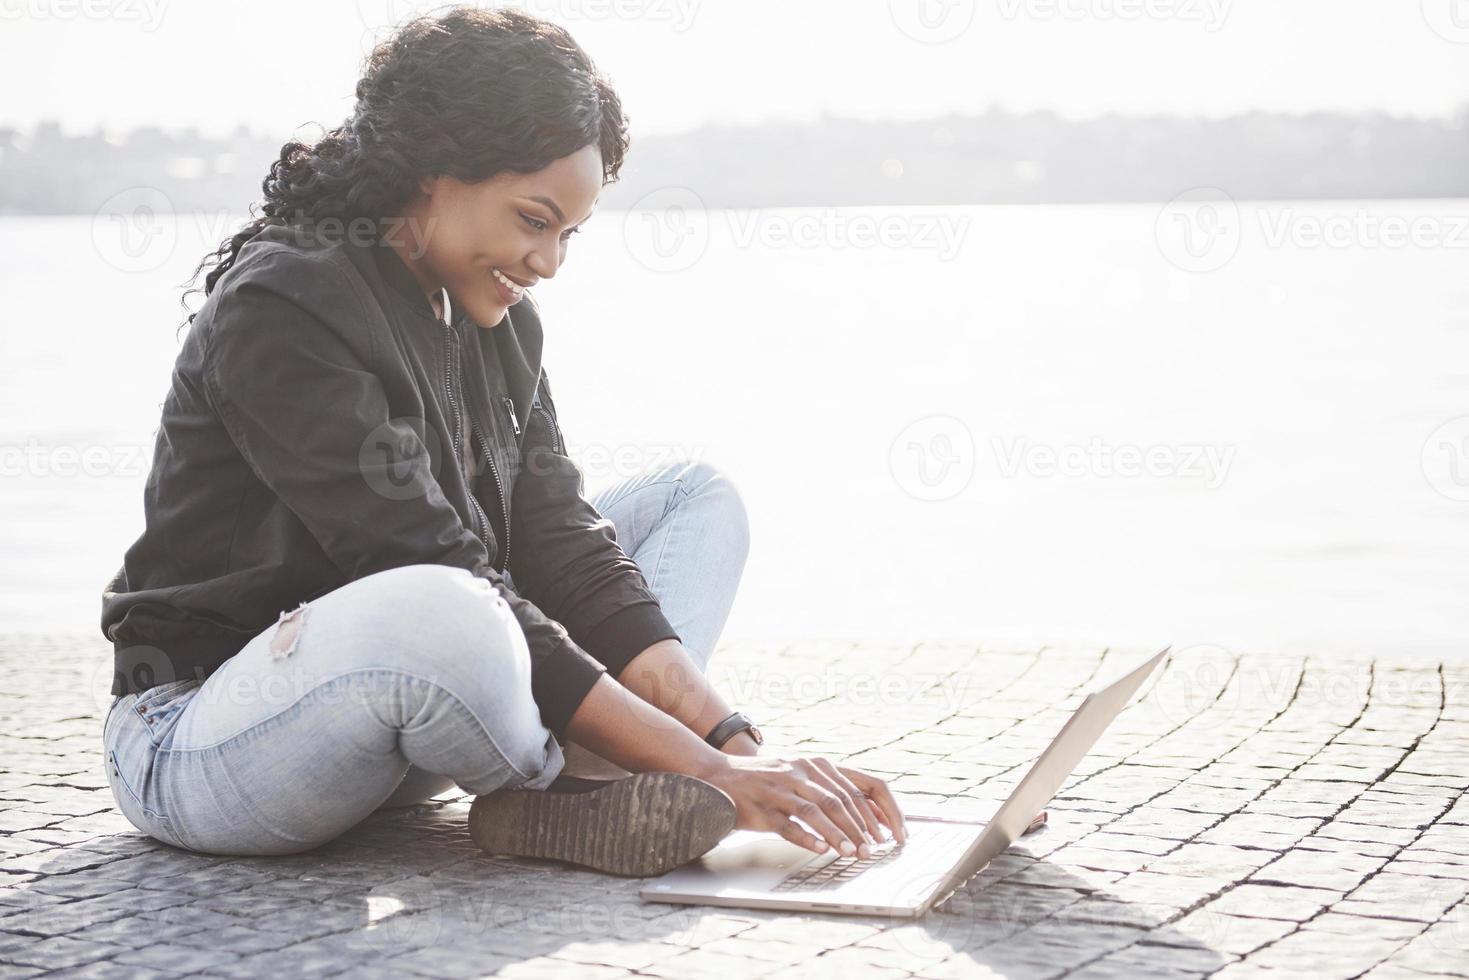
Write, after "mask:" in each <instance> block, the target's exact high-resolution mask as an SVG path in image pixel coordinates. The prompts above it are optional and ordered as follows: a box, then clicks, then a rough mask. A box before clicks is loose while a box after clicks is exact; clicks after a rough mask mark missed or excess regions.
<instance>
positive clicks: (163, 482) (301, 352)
mask: <svg viewBox="0 0 1469 980" xmlns="http://www.w3.org/2000/svg"><path fill="white" fill-rule="evenodd" d="M356 94H357V101H356V107H355V110H354V112H353V114H352V116H351V117H350V118H349V119H348V120H347V121H346V122H345V123H344V124H343V125H342V126H340V127H339V128H337V129H335V130H333V131H331V132H329V133H327V134H326V136H325V137H324V138H323V139H322V140H321V141H320V142H318V143H317V144H316V145H314V146H307V145H305V144H302V143H299V142H294V141H293V142H290V143H287V144H286V145H285V147H284V148H283V150H282V153H281V157H280V159H279V160H278V161H277V162H275V163H274V164H273V165H272V167H271V170H270V174H269V176H268V177H267V178H266V180H265V182H264V185H263V187H264V196H265V200H264V203H263V205H262V206H261V207H260V209H259V211H257V212H254V213H253V220H252V221H251V222H250V223H249V224H248V225H247V226H246V227H244V228H243V229H242V230H241V231H240V232H239V233H238V234H236V235H234V236H233V237H232V238H230V239H228V240H227V241H225V242H224V243H223V244H222V245H221V247H220V248H219V250H217V251H216V252H215V253H213V254H212V255H210V256H206V259H205V261H204V262H202V263H201V264H200V269H199V270H196V272H197V271H202V270H203V269H204V268H205V266H206V265H210V264H211V263H212V268H211V270H210V271H209V273H208V275H207V276H206V278H205V295H206V299H205V302H204V303H203V304H202V306H201V308H200V309H199V311H198V312H197V313H196V314H194V315H193V316H191V317H190V318H189V322H188V326H189V328H190V329H189V332H188V334H187V336H186V339H185V341H184V343H183V345H182V348H181V351H180V353H179V356H178V360H177V362H176V364H175V369H174V373H173V380H172V386H171V390H170V391H169V393H168V396H167V400H166V401H165V403H164V405H163V416H162V425H161V427H160V429H159V432H158V436H157V442H156V446H155V454H154V461H153V468H152V473H151V476H150V479H149V481H148V485H147V490H146V493H145V499H144V510H145V515H146V528H145V530H144V532H143V534H142V536H141V537H140V538H139V539H138V540H137V542H136V543H134V544H133V546H132V547H131V548H130V549H129V550H128V552H127V554H126V557H125V559H124V563H123V566H122V568H121V569H120V570H119V571H118V573H117V575H116V576H115V577H114V578H113V580H112V581H111V582H110V583H109V585H108V587H107V591H106V593H105V594H104V597H103V614H102V628H103V631H104V632H105V633H106V635H107V636H108V638H109V639H111V640H112V641H113V643H114V647H115V654H114V657H115V674H114V684H113V689H112V690H113V694H115V695H117V697H116V698H115V700H114V702H113V704H112V706H111V709H110V711H109V713H108V717H107V719H106V723H105V726H104V743H105V748H106V754H107V764H108V773H109V778H110V781H111V784H112V790H113V793H114V795H115V797H116V799H117V803H118V806H119V808H120V809H121V811H122V812H123V813H124V814H125V815H126V816H127V817H128V819H129V820H130V821H131V822H133V823H134V824H135V825H136V826H137V827H138V828H139V829H141V830H143V831H144V832H146V833H148V834H150V835H152V836H154V837H156V838H158V839H159V840H162V841H165V842H167V843H169V844H173V845H175V846H178V847H183V848H187V849H190V850H196V851H201V852H207V853H216V854H286V853H292V852H297V851H302V850H306V849H309V848H311V847H314V846H317V845H319V844H322V843H324V842H326V841H329V840H331V839H333V838H335V837H337V836H338V835H340V834H341V833H343V832H344V831H346V830H347V829H348V828H350V827H352V826H353V825H354V824H356V823H358V822H359V821H361V820H362V819H363V818H364V817H366V816H368V815H369V814H370V813H372V812H373V811H374V810H376V809H378V808H380V807H383V806H395V805H406V804H410V803H414V802H419V801H421V800H424V799H427V798H428V797H430V796H433V795H435V794H437V793H439V792H442V791H443V790H446V789H448V788H450V787H452V786H454V785H457V786H459V787H461V788H462V789H463V790H464V791H465V792H468V793H472V794H476V795H477V797H478V798H477V799H476V801H475V803H474V805H473V807H472V808H471V815H470V825H471V830H472V832H473V835H474V837H475V839H476V840H477V841H479V843H480V844H481V845H482V846H484V847H486V848H487V849H489V850H492V851H496V852H501V853H513V854H524V855H531V856H538V857H550V858H558V859H562V860H568V861H574V862H577V863H581V864H586V865H589V866H592V867H597V868H601V869H603V870H607V871H612V872H616V873H621V874H633V875H646V874H656V873H659V872H661V871H663V870H665V869H667V868H669V867H672V866H675V865H677V864H679V863H682V862H683V861H687V860H689V859H691V858H693V857H695V856H697V855H698V854H700V853H702V852H703V851H704V850H707V849H708V848H709V847H710V846H712V845H713V844H714V843H717V842H718V840H719V839H720V837H722V836H723V835H724V834H725V833H727V832H728V831H729V830H730V829H731V828H732V827H734V826H738V827H743V828H749V829H757V830H770V831H775V832H777V833H779V834H781V835H782V836H784V837H785V838H787V839H788V840H791V841H794V842H796V843H798V844H800V845H802V846H805V847H809V848H811V849H813V850H816V851H822V850H825V849H826V848H827V847H828V846H830V847H835V848H837V849H839V850H841V851H842V852H843V853H854V852H855V853H857V854H859V855H863V856H865V855H866V854H868V853H870V849H869V846H868V845H869V842H874V843H875V842H876V841H877V840H879V839H881V838H882V837H884V836H885V832H884V829H883V828H884V827H886V828H888V829H890V830H891V832H892V834H893V836H895V837H896V838H897V839H898V840H900V841H901V840H904V839H906V832H905V830H904V827H903V820H902V814H901V813H900V811H899V808H898V806H897V804H896V802H895V801H894V799H893V796H892V794H891V793H890V792H889V790H888V788H887V786H886V785H885V784H884V783H883V781H882V780H880V779H878V778H876V777H874V776H872V775H870V774H868V773H864V772H862V771H860V770H857V769H853V768H849V767H845V766H838V765H834V764H833V763H831V762H830V761H828V760H826V759H823V758H803V757H798V756H762V755H760V754H758V752H757V747H758V744H759V730H758V729H757V728H755V726H754V725H753V723H751V722H750V721H749V720H748V719H746V718H744V716H743V715H740V714H738V713H735V712H731V710H730V708H729V705H728V704H727V703H726V702H725V701H724V699H723V698H722V697H721V696H720V695H719V693H718V692H716V691H715V690H713V688H712V687H711V686H710V685H709V684H708V682H707V681H706V679H705V678H704V674H703V671H704V668H705V667H706V665H707V662H708V658H709V656H710V654H711V653H712V651H713V649H714V646H715V643H716V641H717V639H718V636H719V633H720V631H721V630H722V629H723V626H724V623H725V620H726V617H727V616H728V613H729V609H730V606H731V604H732V602H733V600H734V594H735V589H736V586H737V583H738V580H739V577H740V574H741V572H742V570H743V567H744V563H745V554H746V547H747V528H746V523H745V512H744V509H743V505H742V504H741V502H740V499H739V497H738V495H737V494H736V492H735V489H734V487H733V485H732V484H731V483H730V481H729V480H728V479H727V478H726V477H725V476H724V475H723V474H722V473H721V472H720V471H719V470H717V469H715V468H713V467H711V466H709V465H705V464H696V465H682V466H672V467H667V468H663V469H658V470H654V471H652V472H647V473H644V474H642V475H640V476H638V477H636V478H634V479H631V480H627V481H625V482H623V483H621V484H618V485H616V486H613V487H611V488H610V489H608V490H606V491H604V492H602V493H601V494H600V495H598V496H597V497H596V498H595V499H593V500H590V501H589V500H587V499H585V498H584V497H583V496H582V494H581V487H582V477H581V474H580V473H579V471H578V470H577V468H576V467H575V466H574V465H573V464H572V462H571V461H570V459H569V458H568V457H567V455H566V452H565V445H566V443H565V439H564V436H563V433H562V431H561V428H560V425H559V423H558V420H557V415H556V407H555V402H554V400H553V398H552V392H551V387H550V382H549V378H548V375H547V373H546V370H545V368H544V367H543V366H542V364H541V352H542V333H541V323H540V317H539V315H538V311H537V308H536V305H535V303H534V301H533V300H532V299H531V290H532V288H533V287H535V286H536V285H537V284H539V283H540V281H541V280H543V279H550V278H551V277H553V276H555V275H556V274H557V272H558V271H559V270H560V268H561V266H562V264H563V263H564V262H565V261H566V257H567V249H568V242H569V240H570V238H571V236H572V235H574V234H575V233H576V232H577V230H578V226H579V225H580V224H581V223H583V222H584V221H585V220H587V218H588V217H589V216H590V215H591V213H592V211H593V209H594V206H595V204H596V201H597V198H598V195H599V193H600V191H601V189H602V187H603V186H604V185H605V184H606V183H608V182H609V181H611V180H615V179H616V177H617V174H618V171H619V169H620V167H621V165H622V162H623V156H624V154H625V152H626V150H627V146H628V137H627V123H626V119H625V117H624V115H623V112H622V108H621V103H620V101H619V100H618V97H617V95H616V94H615V93H614V92H613V90H612V88H611V87H610V85H609V83H608V81H607V79H606V78H605V77H604V76H602V75H601V74H600V73H599V72H598V71H597V70H596V69H595V68H594V66H593V64H592V63H591V61H590V60H589V59H588V57H587V55H586V53H585V52H584V51H583V50H582V49H581V48H580V47H579V46H578V45H577V44H576V43H575V41H573V40H572V38H571V37H570V36H568V35H567V33H566V32H565V31H564V30H562V29H561V28H559V27H557V26H555V25H553V24H550V23H548V22H546V21H543V20H541V19H538V18H535V17H533V16H530V15H528V14H525V13H522V12H518V11H515V10H498V11H489V10H481V9H475V8H468V7H457V8H452V9H450V10H449V11H448V12H446V13H443V14H441V15H439V16H435V17H425V18H419V19H417V20H415V21H412V22H411V23H409V24H407V25H406V26H405V27H403V28H402V29H400V30H399V31H398V33H397V34H396V35H395V36H394V37H392V38H391V39H390V40H388V41H386V42H384V43H383V44H381V45H379V46H378V47H377V48H376V49H375V50H374V51H373V52H372V54H371V56H370V57H369V59H368V62H367V65H366V70H365V72H364V74H363V77H362V78H361V80H360V81H359V82H358V84H357V90H356ZM563 743H566V751H563ZM573 746H580V747H581V749H580V753H579V754H576V753H573V752H572V748H573ZM568 756H573V758H572V759H571V762H573V763H574V765H569V764H568ZM599 766H600V771H601V773H602V774H604V775H605V774H607V773H608V772H610V773H611V774H612V775H614V777H616V776H620V777H622V778H612V779H607V780H593V779H589V778H587V777H589V776H591V775H596V774H598V771H599V770H598V767H599ZM633 774H635V775H633ZM793 818H799V820H800V821H801V822H802V823H804V824H805V825H806V827H802V826H801V824H800V823H798V822H797V821H796V820H795V819H793ZM808 828H809V830H808ZM810 831H814V832H815V833H814V834H813V833H811V832H810Z"/></svg>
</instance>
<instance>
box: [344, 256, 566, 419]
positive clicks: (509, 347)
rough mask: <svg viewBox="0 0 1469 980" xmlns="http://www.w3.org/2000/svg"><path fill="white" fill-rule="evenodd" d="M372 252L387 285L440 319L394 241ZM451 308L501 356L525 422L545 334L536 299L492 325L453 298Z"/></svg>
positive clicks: (420, 313)
mask: <svg viewBox="0 0 1469 980" xmlns="http://www.w3.org/2000/svg"><path fill="white" fill-rule="evenodd" d="M372 252H373V260H374V261H375V262H376V263H377V267H378V271H379V272H380V273H381V274H382V278H383V282H384V283H385V284H386V285H387V286H388V289H389V291H390V292H391V293H392V294H393V295H394V296H396V297H398V299H400V300H401V301H402V302H403V303H404V305H405V306H406V307H407V308H408V309H409V310H411V311H413V312H414V313H415V314H416V315H418V316H422V317H424V318H426V319H428V320H432V321H434V322H436V323H437V322H441V321H440V320H439V318H438V317H437V316H436V315H435V314H434V308H433V304H431V303H430V302H429V301H428V294H427V293H425V292H424V291H423V287H422V286H421V285H419V282H418V280H417V279H416V278H414V275H413V272H412V270H411V269H409V268H408V266H407V264H406V263H404V261H403V259H402V257H401V256H399V255H398V253H397V252H396V251H394V249H393V247H392V246H391V245H388V244H387V243H386V242H378V243H377V244H375V245H374V247H373V249H372ZM451 309H452V315H453V319H454V326H456V327H459V328H460V329H461V336H464V335H465V332H466V331H467V332H468V336H470V337H472V338H474V341H475V342H477V343H478V344H480V345H481V346H482V347H493V348H494V352H495V354H494V356H495V357H496V358H498V360H499V361H500V365H501V367H502V369H503V370H504V373H505V385H506V388H507V389H509V394H510V398H511V400H512V401H513V402H514V403H515V416H516V418H517V419H520V420H521V422H522V424H524V420H525V418H526V415H527V413H529V411H530V406H531V401H532V399H533V398H534V397H535V390H536V385H537V384H538V383H539V381H540V376H541V351H542V345H543V336H542V333H541V317H540V312H539V310H538V308H537V307H536V305H535V299H534V298H533V297H532V296H530V295H529V294H527V295H526V296H525V298H524V299H522V300H521V301H520V302H519V303H516V304H515V305H514V306H512V307H510V311H509V314H508V315H507V316H506V317H505V319H504V320H502V321H501V322H499V323H497V324H496V325H495V326H494V327H492V328H488V329H486V328H484V327H481V326H479V325H478V324H473V323H471V321H470V320H469V315H468V314H467V313H465V312H464V311H463V310H462V309H460V308H459V307H458V306H455V305H453V304H451ZM471 328H472V329H471Z"/></svg>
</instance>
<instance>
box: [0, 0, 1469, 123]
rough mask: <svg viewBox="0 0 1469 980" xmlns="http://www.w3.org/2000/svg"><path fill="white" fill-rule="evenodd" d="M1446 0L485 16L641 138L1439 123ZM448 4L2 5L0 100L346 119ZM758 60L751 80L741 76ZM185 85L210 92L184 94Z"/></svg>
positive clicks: (672, 9)
mask: <svg viewBox="0 0 1469 980" xmlns="http://www.w3.org/2000/svg"><path fill="white" fill-rule="evenodd" d="M1454 2H1455V0H1417V2H1410V3H1402V4H1396V5H1381V7H1380V9H1353V10H1345V9H1341V7H1340V6H1339V5H1334V4H1332V3H1330V2H1329V0H1301V2H1298V3H1296V4H1293V5H1291V6H1290V7H1288V8H1287V7H1279V8H1277V7H1274V6H1271V5H1267V4H1264V3H1261V2H1259V0H1256V2H1253V3H1249V4H1246V3H1242V2H1237V0H1150V2H1149V3H1147V4H1143V3H1141V2H1136V3H1127V2H1122V0H994V2H992V3H979V2H977V0H948V2H947V3H940V2H939V0H888V2H880V3H875V4H869V5H867V6H866V7H861V8H858V7H853V6H849V5H845V4H838V3H835V2H822V3H817V2H812V3H803V4H800V5H789V6H785V5H781V4H779V3H778V2H777V0H741V2H739V3H733V2H729V0H721V2H700V0H617V2H616V3H614V2H612V0H526V2H522V3H515V4H484V5H482V6H516V7H519V8H522V9H529V10H531V11H532V12H535V13H539V14H542V15H544V16H548V17H549V18H550V19H552V20H556V21H558V22H560V23H562V24H564V25H565V26H566V27H567V28H568V29H569V30H570V31H571V33H572V35H573V36H574V37H575V38H576V39H577V41H578V42H579V43H580V44H581V45H582V46H583V47H585V48H586V49H587V51H588V52H589V54H590V55H591V56H592V58H593V59H594V60H595V61H596V62H597V64H598V66H599V67H600V68H601V69H602V70H603V71H604V72H606V73H607V74H608V75H609V76H610V77H611V78H612V80H613V83H614V84H615V85H616V86H617V88H618V90H619V94H620V95H621V96H622V99H623V102H624V106H625V109H626V111H627V112H628V115H629V118H630V120H631V123H632V127H633V130H634V132H635V133H649V134H651V133H665V134H672V133H681V132H687V131H691V130H696V129H698V128H700V127H702V126H704V125H708V124H720V123H725V124H731V125H742V124H760V123H774V122H789V121H795V122H802V121H815V120H818V119H820V118H822V116H823V114H825V115H826V116H828V117H836V118H846V119H856V120H865V121H878V122H903V121H913V120H921V119H930V118H941V117H944V116H946V115H948V114H950V113H960V114H975V113H980V112H983V111H985V110H986V109H988V108H990V107H995V108H999V109H1002V110H1004V111H1008V112H1017V113H1021V112H1028V111H1037V110H1043V111H1050V112H1054V113H1056V114H1057V115H1058V116H1061V117H1062V118H1065V119H1074V120H1084V119H1095V118H1100V117H1104V116H1107V115H1109V114H1120V115H1129V116H1136V115H1143V116H1146V115H1156V114H1173V115H1181V116H1188V117H1197V118H1206V119H1215V118H1222V117H1227V116H1230V115H1235V114H1239V113H1242V112H1251V111H1262V112H1282V113H1310V112H1385V113H1389V114H1392V115H1396V116H1401V117H1404V118H1414V119H1442V118H1446V117H1449V116H1452V115H1454V114H1455V113H1456V112H1457V111H1459V110H1460V109H1461V108H1462V106H1463V105H1464V103H1465V101H1466V99H1469V57H1466V55H1469V23H1462V20H1463V18H1461V17H1457V16H1456V13H1455V10H1456V8H1455V7H1454V6H1453V4H1454ZM439 6H443V5H441V4H426V3H407V2H402V0H357V2H338V3H334V4H323V5H311V6H299V5H289V6H288V5H287V4H286V3H284V2H283V0H259V2H251V3H248V4H247V3H244V2H243V0H233V2H221V3H216V2H211V3H208V4H206V3H204V2H203V0H172V2H170V0H98V3H96V4H90V5H88V8H87V9H94V10H98V11H100V12H101V14H102V16H97V17H83V16H81V15H80V14H79V13H72V14H71V15H69V16H68V15H66V14H65V13H63V11H67V10H72V9H73V8H71V7H67V6H64V5H48V4H46V3H45V2H44V0H17V2H16V3H13V4H10V5H8V6H7V7H6V9H5V11H3V16H4V19H5V32H6V38H7V41H8V42H9V44H8V45H7V49H8V50H7V52H6V54H7V57H6V58H5V59H3V61H0V84H3V85H5V86H6V88H7V89H8V90H10V91H21V92H25V93H26V97H25V99H24V100H17V101H14V102H12V103H11V104H9V105H8V106H6V107H4V108H3V109H0V126H10V127H15V128H20V129H28V128H31V127H33V126H35V125H36V124H37V123H39V122H41V121H42V120H47V119H53V120H56V121H57V122H59V123H60V125H61V127H62V129H63V132H65V133H68V134H82V133H91V132H95V131H96V129H97V128H98V127H99V126H101V127H102V128H103V129H104V130H114V129H116V130H120V129H128V128H132V127H136V126H141V125H157V126H159V127H161V128H163V129H164V130H165V131H175V130H179V129H183V128H186V127H190V126H192V127H195V128H196V129H197V130H198V131H199V133H200V134H201V135H207V136H222V135H227V134H229V133H231V132H233V131H234V129H235V128H236V127H238V126H240V125H244V126H246V127H248V128H249V129H250V130H251V131H252V132H264V133H269V134H272V135H275V134H279V135H281V136H286V135H289V134H291V133H294V132H295V131H296V130H297V129H298V128H299V127H302V126H309V125H312V124H319V125H323V126H327V127H330V126H333V125H335V124H336V123H338V122H340V121H341V119H342V118H344V117H345V116H346V115H347V114H348V113H349V112H350V110H351V93H352V88H353V85H354V83H355V81H356V79H357V77H358V75H359V73H360V68H361V61H362V58H363V56H364V55H365V54H366V53H367V52H368V51H369V50H370V49H371V46H372V44H373V43H374V42H375V41H376V40H379V39H381V38H382V37H383V36H385V35H386V33H387V31H388V30H389V29H390V26H391V25H393V24H396V23H399V22H401V21H402V20H403V19H405V18H406V17H408V16H410V15H411V14H414V13H421V12H424V11H427V10H431V9H434V8H436V7H439ZM1135 9H1141V10H1151V11H1155V12H1156V13H1155V14H1154V15H1149V16H1143V15H1134V14H1132V13H1129V11H1132V10H1135ZM283 23H285V24H288V25H289V31H290V32H294V34H295V35H296V36H299V37H301V38H306V39H309V45H310V46H309V47H308V46H307V45H300V46H299V47H297V48H295V51H296V52H305V51H309V52H310V56H309V57H306V56H287V57H283V56H282V51H281V50H280V49H281V46H282V43H283V42H282V38H283V37H289V36H290V34H289V33H288V32H287V31H285V30H283V28H282V24H283ZM221 39H225V40H221ZM119 54H124V55H125V57H126V62H125V63H124V65H123V66H121V67H122V68H123V70H119V67H120V66H119V64H118V59H119ZM756 59H757V61H756ZM752 61H756V63H758V65H759V69H760V70H759V71H750V70H749V66H750V64H751V63H752ZM874 65H876V66H879V67H878V68H877V70H874ZM191 77H195V78H197V79H199V80H200V81H199V83H198V84H181V82H185V83H187V82H188V80H189V79H190V78H191ZM104 80H105V84H100V83H101V82H103V81H104ZM211 82H213V84H211ZM222 120H223V121H222Z"/></svg>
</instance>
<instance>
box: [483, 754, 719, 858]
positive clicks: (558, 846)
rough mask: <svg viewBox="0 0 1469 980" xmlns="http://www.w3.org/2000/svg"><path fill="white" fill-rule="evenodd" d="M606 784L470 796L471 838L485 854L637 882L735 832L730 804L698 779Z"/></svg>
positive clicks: (656, 775) (667, 775)
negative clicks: (561, 864)
mask: <svg viewBox="0 0 1469 980" xmlns="http://www.w3.org/2000/svg"><path fill="white" fill-rule="evenodd" d="M606 782H607V785H606V786H604V787H602V788H600V789H594V790H588V791H586V792H581V793H560V792H547V791H540V790H501V791H499V792H495V793H489V794H487V795H485V796H479V797H476V798H475V801H474V803H473V804H471V805H470V808H469V834H470V836H471V837H472V838H473V839H474V842H475V843H476V844H478V845H479V846H480V848H481V849H482V850H484V851H487V852H489V853H491V854H510V855H515V856H517V857H534V858H548V859H551V860H555V861H569V862H571V863H572V864H579V865H582V866H583V867H588V868H595V869H596V870H598V871H606V872H608V873H610V874H616V875H625V876H627V877H634V878H642V877H648V876H650V875H660V874H663V873H664V872H666V871H671V870H672V869H674V868H676V867H678V866H679V865H681V864H686V863H687V862H689V861H692V860H693V859H694V858H696V857H698V856H699V855H701V854H704V853H706V852H707V851H708V850H709V849H710V848H712V847H713V846H714V845H716V844H718V843H719V842H720V841H721V840H722V839H724V837H725V835H727V834H728V833H729V832H730V831H731V830H733V829H734V825H735V804H734V801H733V800H731V799H730V798H729V795H728V794H727V793H725V792H724V791H723V790H721V789H719V788H718V787H717V786H714V785H712V784H710V783H706V782H704V781H703V780H702V779H696V778H695V777H693V776H685V775H683V774H681V773H674V772H640V773H635V774H634V775H631V776H628V777H626V778H624V779H613V780H607V781H606Z"/></svg>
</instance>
